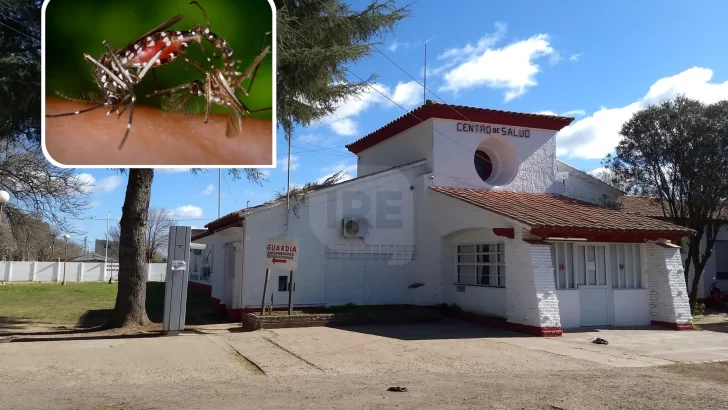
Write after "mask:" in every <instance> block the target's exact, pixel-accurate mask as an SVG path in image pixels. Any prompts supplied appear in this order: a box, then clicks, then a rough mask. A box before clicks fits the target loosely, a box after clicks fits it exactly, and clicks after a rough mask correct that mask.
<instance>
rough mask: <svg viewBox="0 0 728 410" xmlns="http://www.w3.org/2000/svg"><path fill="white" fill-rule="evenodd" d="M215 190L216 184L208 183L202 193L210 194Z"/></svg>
mask: <svg viewBox="0 0 728 410" xmlns="http://www.w3.org/2000/svg"><path fill="white" fill-rule="evenodd" d="M213 192H215V185H212V184H208V185H207V186H206V187H205V189H203V190H202V192H200V195H210V194H211V193H213Z"/></svg>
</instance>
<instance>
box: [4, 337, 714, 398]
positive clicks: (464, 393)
mask: <svg viewBox="0 0 728 410" xmlns="http://www.w3.org/2000/svg"><path fill="white" fill-rule="evenodd" d="M372 329H374V328H368V329H367V330H366V331H368V332H370V331H371V330H372ZM428 329H435V330H437V331H438V332H439V333H438V334H441V337H440V338H430V337H429V336H430V334H429V333H428V332H429V331H430V330H428ZM443 330H446V332H444V333H443V332H442V331H443ZM456 331H458V330H456V329H454V328H445V327H433V328H426V327H411V328H406V329H405V330H404V331H403V330H402V329H399V330H398V332H395V333H392V332H391V331H388V330H386V329H384V330H382V329H379V331H378V332H376V334H372V333H374V332H370V333H365V330H363V329H360V331H344V330H337V329H318V330H315V329H282V330H276V331H259V332H252V333H225V332H213V333H212V334H197V335H183V336H178V337H170V338H161V337H156V338H141V339H101V340H75V341H33V342H7V343H0V395H1V397H2V400H0V409H37V408H49V407H53V408H54V409H167V408H177V409H242V408H255V409H261V408H266V409H267V408H271V409H300V408H316V409H319V408H346V409H358V408H403V409H409V408H413V409H414V408H416V409H443V408H454V409H464V408H478V409H522V408H523V409H632V408H635V409H636V408H650V409H651V408H659V409H686V408H691V409H703V408H705V409H716V408H728V376H727V375H728V363H708V364H681V365H670V366H654V367H637V368H620V367H613V366H608V365H605V364H600V363H595V362H593V361H587V360H582V359H579V358H574V357H567V356H564V355H559V354H554V353H550V352H546V351H539V350H534V349H528V348H524V347H520V346H517V345H514V344H510V343H503V342H501V341H499V340H503V339H502V338H501V339H499V338H498V337H495V336H497V334H494V333H492V332H491V333H490V334H491V337H489V338H484V337H482V334H481V332H482V330H480V329H478V328H475V327H472V328H471V327H464V328H462V329H460V330H459V332H460V333H458V334H457V335H458V338H450V339H448V338H443V337H445V336H447V335H452V334H454V333H455V332H456ZM388 332H389V333H388ZM382 333H384V334H382ZM394 386H402V387H406V388H407V391H406V392H389V391H387V389H388V388H389V387H394Z"/></svg>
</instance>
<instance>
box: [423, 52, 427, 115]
mask: <svg viewBox="0 0 728 410" xmlns="http://www.w3.org/2000/svg"><path fill="white" fill-rule="evenodd" d="M422 88H423V90H422V103H423V104H427V41H425V81H424V83H423V85H422Z"/></svg>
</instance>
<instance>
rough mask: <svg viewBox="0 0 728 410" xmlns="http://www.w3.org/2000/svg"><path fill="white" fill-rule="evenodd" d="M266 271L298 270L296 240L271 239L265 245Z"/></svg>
mask: <svg viewBox="0 0 728 410" xmlns="http://www.w3.org/2000/svg"><path fill="white" fill-rule="evenodd" d="M265 267H266V269H274V268H278V269H283V270H289V271H290V270H296V269H298V239H294V238H271V239H268V241H266V245H265Z"/></svg>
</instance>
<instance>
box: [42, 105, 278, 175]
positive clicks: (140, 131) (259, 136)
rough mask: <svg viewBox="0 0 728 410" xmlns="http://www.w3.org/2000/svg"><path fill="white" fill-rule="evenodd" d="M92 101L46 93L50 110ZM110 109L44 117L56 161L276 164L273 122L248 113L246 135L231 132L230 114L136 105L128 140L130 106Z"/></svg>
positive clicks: (47, 141)
mask: <svg viewBox="0 0 728 410" xmlns="http://www.w3.org/2000/svg"><path fill="white" fill-rule="evenodd" d="M90 107H91V106H90V105H87V104H83V103H78V102H75V101H68V100H63V99H60V98H53V97H50V98H46V114H60V113H67V112H75V111H78V110H82V109H85V108H90ZM108 111H109V108H106V107H105V108H99V109H97V110H93V111H90V112H86V113H83V114H79V115H71V116H67V117H55V118H44V121H45V142H44V143H45V147H46V152H47V154H48V155H49V156H50V157H51V158H52V159H53V160H55V161H56V162H58V163H60V164H63V165H66V166H70V167H74V166H94V165H99V166H109V165H115V166H116V165H147V166H151V167H154V166H158V165H185V166H190V167H192V166H214V165H219V166H227V167H240V166H251V167H256V166H265V165H273V144H274V143H275V142H274V140H273V121H271V120H264V119H258V118H250V117H246V118H244V119H243V128H242V132H241V134H240V135H238V136H237V137H234V138H228V137H226V136H225V130H226V126H227V118H228V116H227V114H223V115H211V116H210V120H209V121H208V123H207V124H205V123H204V122H203V121H202V120H203V114H197V115H182V114H177V113H168V112H164V111H162V110H160V109H158V108H152V107H146V106H139V105H137V106H135V107H134V119H133V122H132V126H131V131H130V132H129V136H128V138H127V140H126V143H125V144H124V146H123V147H122V148H121V149H118V147H119V144H120V143H121V141H122V139H123V138H124V132H125V131H126V125H127V123H128V121H129V111H130V110H127V111H126V112H125V113H124V114H123V115H122V117H121V118H117V114H116V112H114V113H111V114H110V115H109V116H107V115H106V113H107V112H108Z"/></svg>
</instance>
